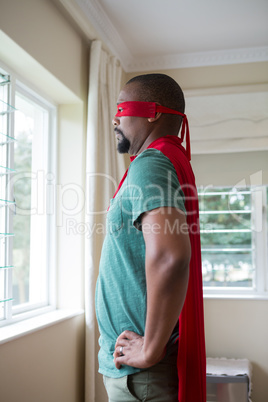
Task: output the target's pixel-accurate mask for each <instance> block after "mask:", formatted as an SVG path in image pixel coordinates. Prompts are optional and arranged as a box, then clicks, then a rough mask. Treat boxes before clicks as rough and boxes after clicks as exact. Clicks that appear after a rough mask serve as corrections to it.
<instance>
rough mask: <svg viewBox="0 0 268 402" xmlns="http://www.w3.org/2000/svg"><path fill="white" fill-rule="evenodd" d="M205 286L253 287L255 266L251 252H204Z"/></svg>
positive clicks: (203, 270) (203, 271)
mask: <svg viewBox="0 0 268 402" xmlns="http://www.w3.org/2000/svg"><path fill="white" fill-rule="evenodd" d="M202 273H203V285H204V286H207V287H212V286H213V287H214V286H227V287H252V286H253V279H254V266H253V261H252V253H251V250H249V251H244V252H243V251H237V252H236V251H227V250H225V251H224V250H223V251H222V252H218V253H217V252H206V251H202Z"/></svg>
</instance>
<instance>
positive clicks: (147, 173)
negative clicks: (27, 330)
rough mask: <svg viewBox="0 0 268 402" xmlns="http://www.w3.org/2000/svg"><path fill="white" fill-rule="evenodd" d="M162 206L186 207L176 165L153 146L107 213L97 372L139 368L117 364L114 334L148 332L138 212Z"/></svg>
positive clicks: (134, 164) (116, 373)
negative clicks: (128, 331)
mask: <svg viewBox="0 0 268 402" xmlns="http://www.w3.org/2000/svg"><path fill="white" fill-rule="evenodd" d="M162 206H171V207H175V208H178V209H180V210H182V211H184V212H185V213H186V210H185V206H184V194H183V192H182V190H181V187H180V183H179V181H178V177H177V174H176V171H175V168H174V167H173V165H172V163H171V162H170V160H169V159H168V158H167V157H166V156H165V155H163V154H162V152H160V151H158V150H156V149H153V148H150V149H147V150H145V151H144V152H142V153H141V154H140V155H138V156H137V157H136V158H135V160H134V161H133V162H132V163H131V164H130V167H129V171H128V174H127V177H126V179H125V181H124V183H123V185H122V187H121V188H120V190H119V192H118V193H117V195H116V197H115V198H113V199H111V203H110V207H109V211H108V213H107V223H106V225H107V226H106V232H107V233H106V237H105V240H104V243H103V248H102V254H101V260H100V267H99V277H98V281H97V287H96V314H97V320H98V325H99V330H100V339H99V344H100V352H99V372H100V373H102V374H104V375H106V376H108V377H113V378H119V377H122V376H125V375H129V374H133V373H135V372H139V371H140V369H137V368H134V367H130V366H122V367H121V369H120V370H118V369H116V367H115V365H114V361H113V352H114V347H115V342H116V339H117V338H118V336H119V335H120V334H121V333H122V332H123V331H124V330H130V331H134V332H136V333H138V334H139V335H144V329H145V320H146V277H145V243H144V238H143V233H142V231H141V225H140V217H141V215H142V213H144V212H146V211H150V210H153V209H155V208H159V207H162ZM143 230H145V228H143ZM155 230H157V227H155ZM170 230H173V228H170ZM159 303H161V300H159ZM167 349H168V347H167Z"/></svg>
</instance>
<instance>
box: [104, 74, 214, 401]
mask: <svg viewBox="0 0 268 402" xmlns="http://www.w3.org/2000/svg"><path fill="white" fill-rule="evenodd" d="M181 124H182V134H181V138H179V137H178V133H179V130H180V127H181ZM113 125H114V131H115V134H116V137H117V140H118V151H119V152H120V153H129V154H130V155H133V156H132V157H131V160H132V162H131V164H130V167H129V169H128V170H127V172H126V173H125V175H124V177H123V179H122V180H121V183H120V184H119V188H118V189H117V191H116V194H115V195H114V198H113V199H112V200H111V203H110V206H109V210H108V214H107V235H106V238H105V241H104V244H103V250H102V256H101V261H100V272H99V278H98V282H97V288H96V314H97V319H98V324H99V329H100V352H99V366H100V368H99V372H100V373H102V374H103V376H104V384H105V386H106V390H107V393H108V396H109V402H119V401H122V402H131V401H147V400H148V401H155V402H157V401H158V402H160V401H162V402H174V401H178V400H179V401H180V402H205V400H206V390H205V380H206V372H205V342H204V322H203V300H202V278H201V252H200V235H199V226H198V201H197V192H196V187H195V180H194V175H193V172H192V169H191V166H190V163H189V160H190V143H189V129H188V123H187V118H186V116H185V115H184V96H183V93H182V90H181V88H180V87H179V85H178V84H177V83H176V82H175V81H174V80H173V79H172V78H171V77H168V76H166V75H164V74H146V75H141V76H137V77H135V78H133V79H131V80H130V81H128V83H127V84H126V85H125V87H124V88H123V89H122V91H121V92H120V94H119V98H118V111H117V114H116V115H115V117H114V119H113ZM185 132H186V150H185V149H184V148H183V147H182V145H181V143H182V140H183V137H184V134H185Z"/></svg>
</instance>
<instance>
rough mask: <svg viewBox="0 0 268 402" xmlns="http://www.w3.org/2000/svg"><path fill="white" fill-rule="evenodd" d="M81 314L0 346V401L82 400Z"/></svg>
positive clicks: (82, 336) (82, 320)
mask: <svg viewBox="0 0 268 402" xmlns="http://www.w3.org/2000/svg"><path fill="white" fill-rule="evenodd" d="M83 345H84V317H83V315H80V316H77V317H75V318H72V319H69V320H66V321H64V322H62V323H59V324H56V325H52V326H50V327H48V328H45V329H42V330H40V331H38V332H35V333H33V334H29V335H27V336H23V337H21V338H18V339H16V340H13V341H12V342H8V343H5V344H3V345H0V356H1V359H0V400H1V401H2V402H18V401H20V402H37V401H38V402H48V401H49V402H61V401H62V402H82V401H83V385H84V367H83V362H84V346H83Z"/></svg>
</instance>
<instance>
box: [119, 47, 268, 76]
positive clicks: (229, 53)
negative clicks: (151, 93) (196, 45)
mask: <svg viewBox="0 0 268 402" xmlns="http://www.w3.org/2000/svg"><path fill="white" fill-rule="evenodd" d="M260 61H268V47H260V48H255V47H254V48H246V49H231V50H230V49H229V50H217V51H210V52H196V53H181V54H174V55H167V56H161V57H154V58H143V59H142V60H131V61H130V62H128V63H127V65H126V66H125V68H126V71H127V72H135V71H149V70H162V69H171V68H189V67H203V66H219V65H226V64H240V63H254V62H260Z"/></svg>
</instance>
